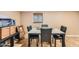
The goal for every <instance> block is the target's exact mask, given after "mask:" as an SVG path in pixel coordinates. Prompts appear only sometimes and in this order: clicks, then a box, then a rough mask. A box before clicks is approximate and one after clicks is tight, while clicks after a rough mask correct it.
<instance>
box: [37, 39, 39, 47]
mask: <svg viewBox="0 0 79 59" xmlns="http://www.w3.org/2000/svg"><path fill="white" fill-rule="evenodd" d="M38 43H39V39H37V47H38Z"/></svg>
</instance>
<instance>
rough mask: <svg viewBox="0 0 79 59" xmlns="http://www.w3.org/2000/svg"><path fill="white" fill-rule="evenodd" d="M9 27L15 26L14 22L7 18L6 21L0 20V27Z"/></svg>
mask: <svg viewBox="0 0 79 59" xmlns="http://www.w3.org/2000/svg"><path fill="white" fill-rule="evenodd" d="M10 25H15V20H13V19H8V18H6V19H4V18H3V19H2V18H0V27H5V26H10Z"/></svg>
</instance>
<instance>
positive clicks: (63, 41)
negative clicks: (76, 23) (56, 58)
mask: <svg viewBox="0 0 79 59" xmlns="http://www.w3.org/2000/svg"><path fill="white" fill-rule="evenodd" d="M62 47H65V35H64V34H63V35H62Z"/></svg>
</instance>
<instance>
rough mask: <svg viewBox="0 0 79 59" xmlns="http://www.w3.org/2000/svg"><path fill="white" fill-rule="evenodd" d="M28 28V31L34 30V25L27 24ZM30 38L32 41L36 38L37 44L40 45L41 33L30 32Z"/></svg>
mask: <svg viewBox="0 0 79 59" xmlns="http://www.w3.org/2000/svg"><path fill="white" fill-rule="evenodd" d="M27 30H28V32H29V31H31V30H32V26H27ZM29 38H30V39H31V42H32V40H33V39H36V41H37V43H36V45H37V46H38V42H39V35H38V34H30V35H29Z"/></svg>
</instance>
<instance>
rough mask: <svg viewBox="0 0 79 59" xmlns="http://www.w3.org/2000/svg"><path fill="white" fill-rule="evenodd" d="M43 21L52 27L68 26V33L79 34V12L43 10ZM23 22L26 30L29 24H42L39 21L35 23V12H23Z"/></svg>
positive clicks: (34, 25) (35, 25)
mask: <svg viewBox="0 0 79 59" xmlns="http://www.w3.org/2000/svg"><path fill="white" fill-rule="evenodd" d="M43 13H44V15H43V16H44V19H43V23H45V24H48V25H49V26H50V27H52V28H60V26H61V25H65V26H67V28H68V29H67V34H68V35H79V32H78V31H79V27H78V26H79V12H55V11H53V12H43ZM21 19H22V20H21V24H22V25H24V27H25V30H26V29H27V28H26V27H27V26H28V25H32V26H33V27H37V26H40V25H41V24H39V23H33V12H22V13H21Z"/></svg>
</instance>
